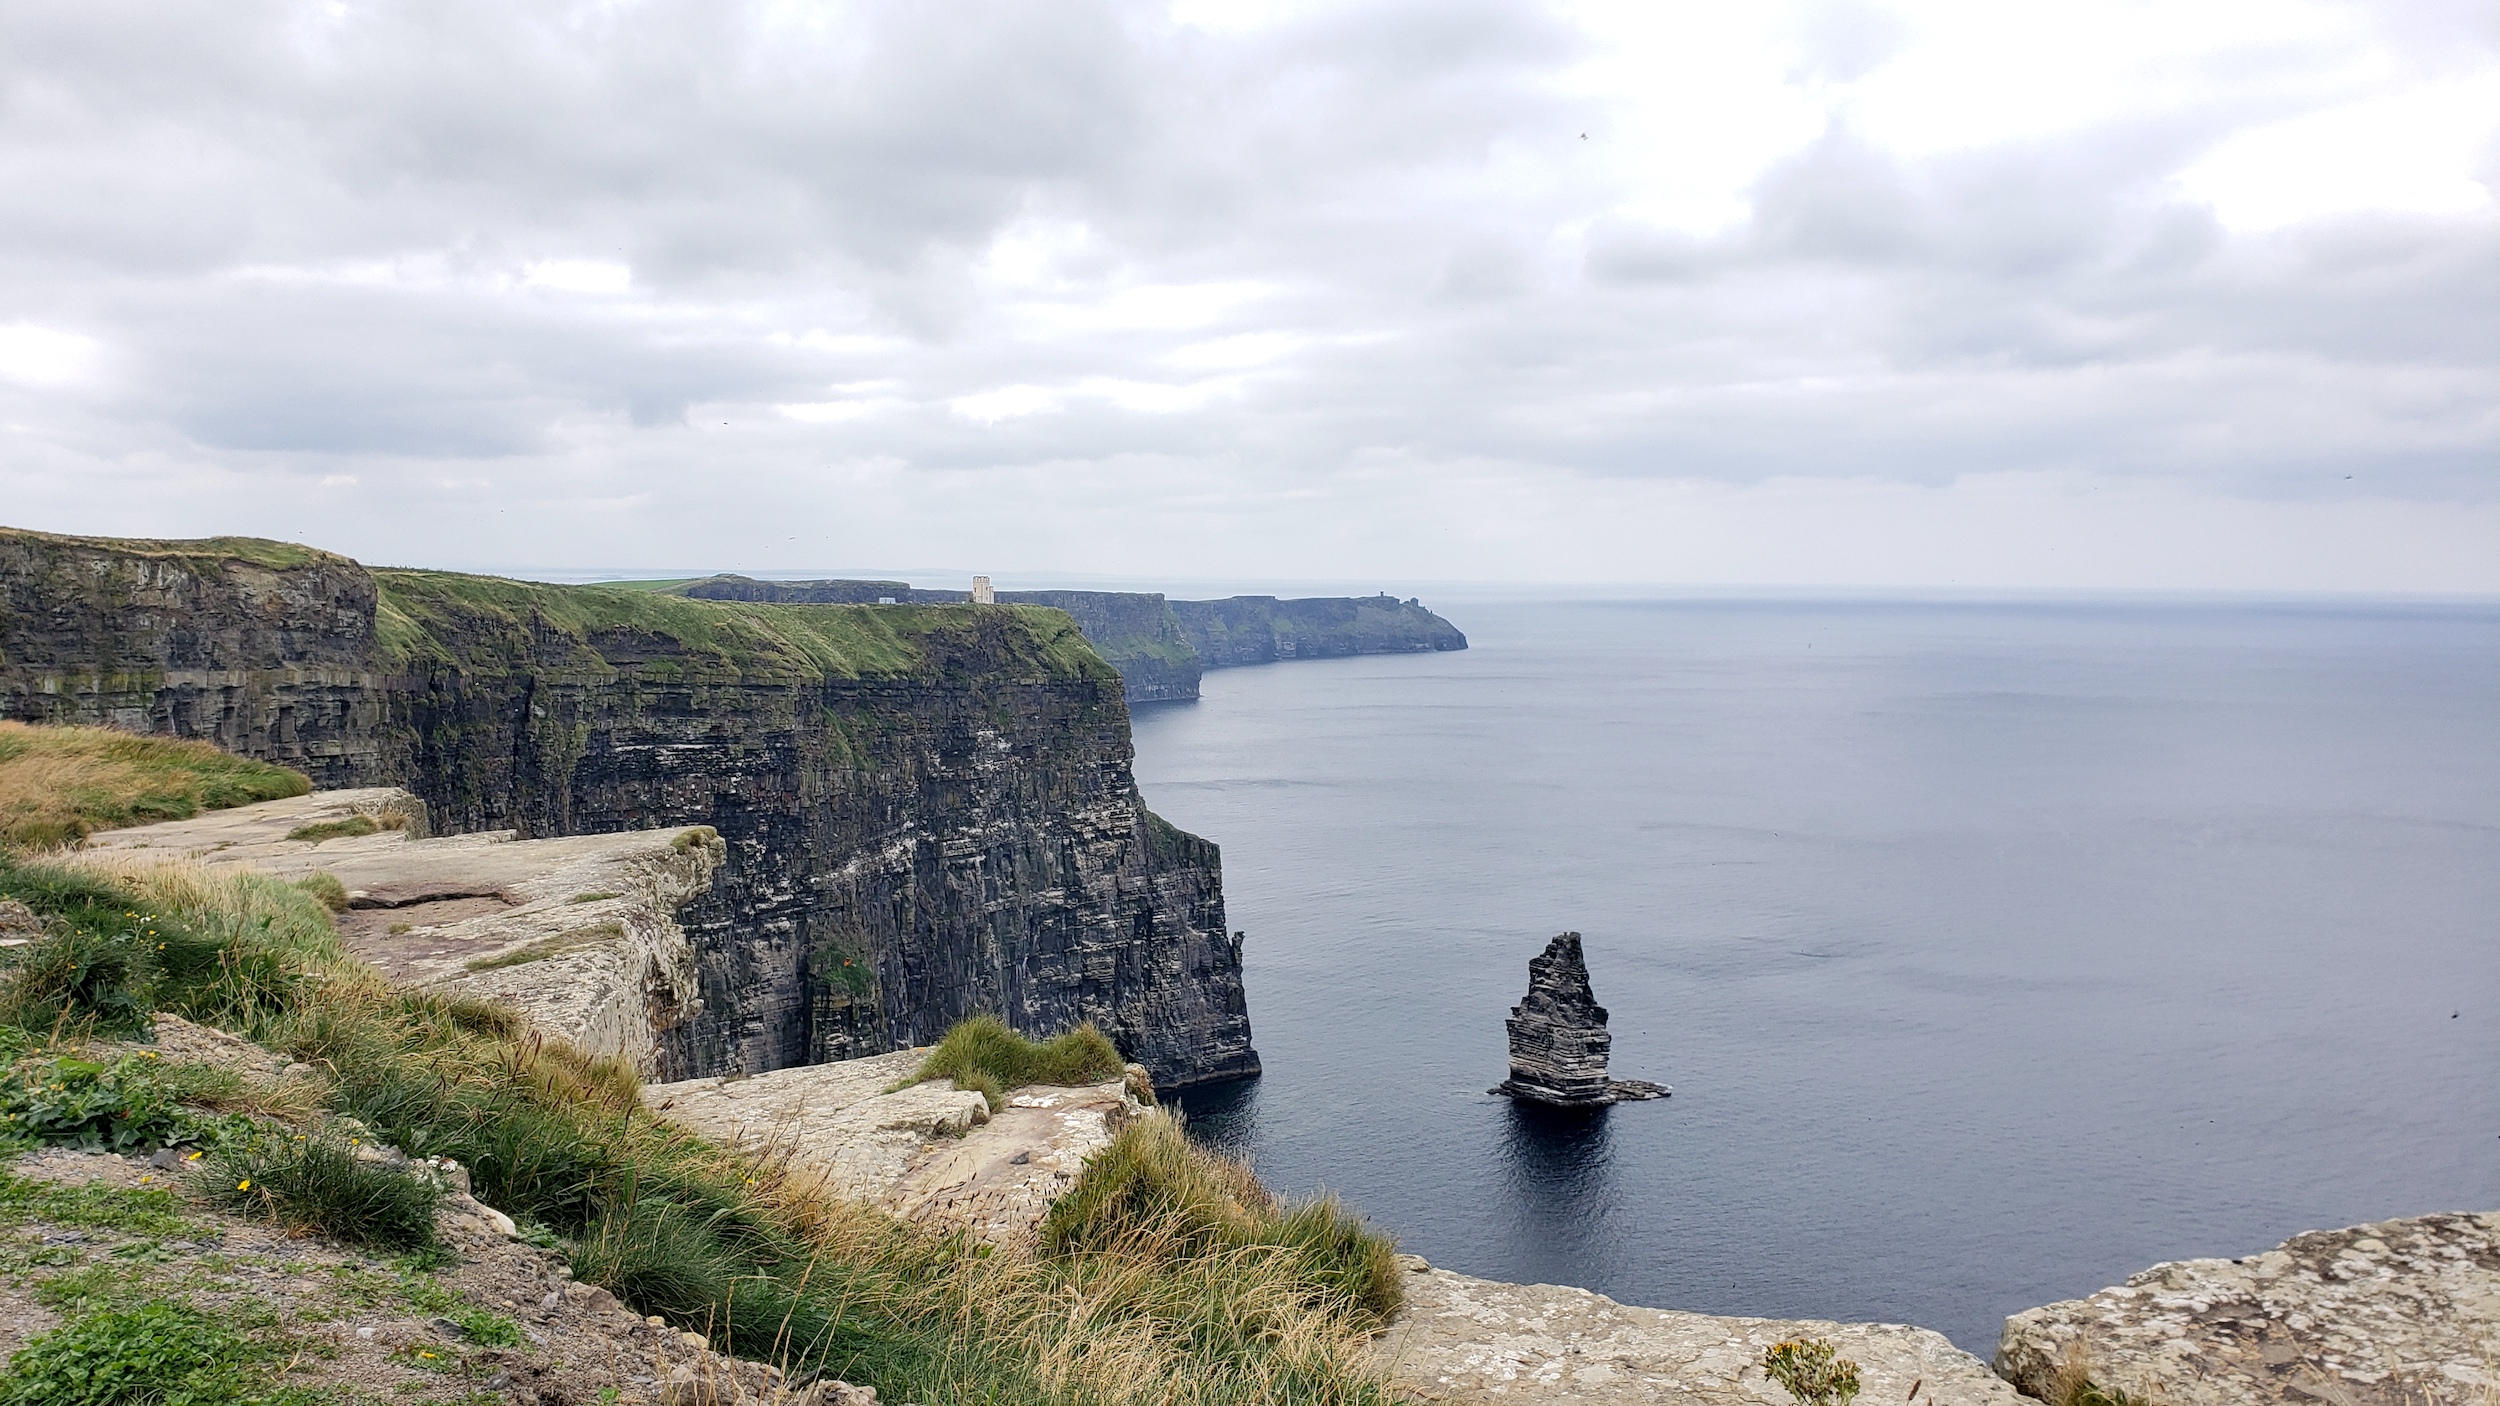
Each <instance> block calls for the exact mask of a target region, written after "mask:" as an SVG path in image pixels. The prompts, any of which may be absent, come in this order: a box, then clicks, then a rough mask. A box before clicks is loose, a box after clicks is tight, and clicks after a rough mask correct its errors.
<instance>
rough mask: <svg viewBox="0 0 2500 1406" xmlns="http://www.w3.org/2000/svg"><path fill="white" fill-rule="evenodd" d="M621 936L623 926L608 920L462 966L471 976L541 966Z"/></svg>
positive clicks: (476, 958)
mask: <svg viewBox="0 0 2500 1406" xmlns="http://www.w3.org/2000/svg"><path fill="white" fill-rule="evenodd" d="M624 935H625V924H623V923H622V922H619V921H618V920H616V919H614V918H610V919H608V920H607V921H606V922H604V923H593V924H591V925H590V926H589V927H586V928H573V929H570V930H568V931H565V932H560V933H557V934H555V935H554V936H552V937H542V938H539V939H538V940H537V941H535V942H524V943H522V944H521V945H520V946H518V947H515V948H513V949H512V950H511V951H509V952H498V953H496V954H495V955H493V956H491V957H473V958H471V959H470V960H468V961H466V962H463V963H461V965H462V966H463V967H465V968H466V969H468V970H470V971H473V972H485V971H494V970H496V969H498V968H501V967H518V966H526V965H527V964H529V963H531V962H543V961H545V960H547V959H548V958H549V957H561V956H563V955H564V954H565V953H567V952H578V951H580V950H581V949H582V948H585V947H595V946H597V945H599V944H600V943H603V942H612V941H615V940H616V939H618V938H621V937H623V936H624Z"/></svg>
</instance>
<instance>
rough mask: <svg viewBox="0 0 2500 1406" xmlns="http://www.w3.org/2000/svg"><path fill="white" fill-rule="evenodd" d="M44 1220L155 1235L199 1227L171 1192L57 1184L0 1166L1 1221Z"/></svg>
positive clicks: (191, 1232)
mask: <svg viewBox="0 0 2500 1406" xmlns="http://www.w3.org/2000/svg"><path fill="white" fill-rule="evenodd" d="M28 1221H48V1222H51V1223H53V1224H55V1225H74V1226H82V1227H86V1228H90V1229H97V1230H116V1231H120V1232H122V1233H123V1234H126V1235H138V1236H152V1237H156V1238H159V1239H165V1238H170V1237H174V1236H181V1235H195V1234H198V1233H199V1231H200V1226H199V1225H198V1224H197V1223H196V1222H194V1221H191V1220H189V1219H187V1218H185V1217H184V1216H183V1214H182V1203H181V1201H179V1200H178V1199H176V1197H175V1196H174V1194H173V1193H172V1192H171V1191H165V1190H161V1189H159V1188H156V1187H146V1186H138V1187H124V1186H106V1185H104V1184H102V1183H100V1182H89V1183H86V1184H84V1185H80V1186H60V1185H56V1184H54V1183H52V1182H48V1181H42V1180H38V1179H37V1178H34V1177H24V1176H19V1175H18V1174H16V1173H15V1172H11V1171H9V1170H7V1169H6V1168H0V1225H23V1224H25V1223H26V1222H28Z"/></svg>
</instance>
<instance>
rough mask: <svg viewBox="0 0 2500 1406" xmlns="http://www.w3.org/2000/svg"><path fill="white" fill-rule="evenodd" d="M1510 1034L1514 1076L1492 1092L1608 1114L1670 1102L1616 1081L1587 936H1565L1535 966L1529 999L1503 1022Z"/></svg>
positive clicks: (1658, 1090)
mask: <svg viewBox="0 0 2500 1406" xmlns="http://www.w3.org/2000/svg"><path fill="white" fill-rule="evenodd" d="M1503 1024H1504V1025H1505V1026H1506V1027H1507V1028H1508V1029H1509V1031H1510V1077H1509V1078H1507V1079H1505V1080H1503V1081H1502V1082H1501V1083H1499V1084H1496V1085H1494V1086H1493V1088H1492V1089H1490V1090H1488V1092H1491V1093H1497V1094H1507V1095H1509V1096H1510V1097H1512V1098H1515V1099H1520V1100H1523V1101H1525V1102H1528V1103H1542V1104H1549V1105H1552V1106H1554V1107H1558V1108H1603V1107H1605V1106H1606V1105H1608V1104H1612V1103H1621V1102H1623V1101H1625V1100H1627V1099H1649V1098H1664V1097H1666V1095H1667V1090H1666V1089H1665V1088H1664V1087H1662V1086H1660V1085H1657V1084H1653V1083H1650V1082H1649V1081H1647V1080H1645V1079H1611V1078H1608V1077H1607V1074H1606V1059H1607V1056H1608V1054H1609V1053H1610V1052H1611V1051H1612V1049H1613V1047H1614V1039H1615V1037H1614V1036H1613V1035H1611V1034H1608V1033H1607V1030H1606V1008H1605V1007H1604V1006H1601V1005H1599V1004H1597V993H1596V992H1595V991H1594V990H1592V989H1590V986H1589V964H1588V959H1587V958H1586V957H1584V956H1582V955H1581V952H1580V935H1579V934H1578V933H1576V932H1567V933H1563V934H1561V935H1559V936H1557V937H1556V938H1554V940H1553V941H1551V942H1548V943H1546V944H1545V950H1544V951H1543V952H1540V953H1538V954H1537V955H1536V956H1534V957H1531V958H1529V959H1528V994H1527V997H1526V999H1524V1000H1522V1001H1521V1002H1520V1003H1519V1004H1518V1005H1515V1006H1513V1007H1511V1008H1510V1019H1509V1020H1507V1021H1505V1022H1503Z"/></svg>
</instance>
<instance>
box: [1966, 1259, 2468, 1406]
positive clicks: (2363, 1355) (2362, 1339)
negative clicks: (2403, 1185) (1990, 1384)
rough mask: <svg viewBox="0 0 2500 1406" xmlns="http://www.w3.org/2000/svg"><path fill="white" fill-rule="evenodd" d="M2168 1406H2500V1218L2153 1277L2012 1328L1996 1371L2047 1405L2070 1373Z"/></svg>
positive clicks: (2030, 1315)
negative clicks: (2063, 1370)
mask: <svg viewBox="0 0 2500 1406" xmlns="http://www.w3.org/2000/svg"><path fill="white" fill-rule="evenodd" d="M2070 1357H2071V1358H2072V1359H2073V1361H2074V1363H2075V1365H2076V1367H2078V1368H2080V1369H2081V1370H2083V1371H2084V1372H2085V1373H2087V1374H2088V1375H2089V1376H2090V1378H2091V1380H2092V1381H2093V1383H2094V1384H2095V1385H2098V1386H2101V1387H2104V1388H2108V1387H2115V1388H2118V1389H2120V1390H2122V1391H2125V1392H2126V1393H2128V1394H2129V1395H2130V1396H2136V1397H2141V1398H2144V1399H2147V1400H2151V1401H2155V1402H2159V1403H2162V1406H2224V1403H2231V1406H2239V1404H2240V1403H2264V1402H2284V1403H2295V1402H2297V1403H2302V1406H2316V1404H2317V1403H2321V1402H2323V1403H2327V1406H2382V1404H2383V1406H2451V1403H2453V1406H2467V1404H2468V1403H2472V1406H2487V1403H2489V1402H2492V1401H2494V1400H2500V1213H2482V1214H2465V1213H2459V1214H2451V1215H2434V1216H2416V1217H2413V1218H2411V1219H2409V1220H2391V1221H2380V1222H2378V1223H2376V1224H2372V1225H2356V1226H2352V1227H2349V1228H2347V1229H2344V1230H2317V1231H2310V1232H2309V1233H2307V1234H2303V1235H2295V1236H2293V1237H2292V1238H2291V1239H2289V1240H2286V1241H2284V1242H2283V1243H2282V1244H2280V1245H2278V1246H2276V1247H2275V1248H2273V1249H2271V1250H2268V1251H2266V1252H2265V1253H2264V1254H2261V1255H2250V1256H2247V1257H2246V1258H2243V1259H2235V1260H2180V1261H2177V1262H2175V1263H2170V1264H2157V1265H2155V1266H2153V1267H2152V1268H2151V1269H2148V1270H2145V1271H2144V1272H2143V1273H2141V1274H2138V1275H2135V1276H2134V1277H2132V1278H2130V1279H2129V1280H2127V1282H2126V1283H2125V1284H2122V1285H2119V1286H2117V1287H2115V1288H2109V1289H2103V1290H2101V1291H2100V1292H2099V1293H2097V1294H2094V1295H2092V1296H2091V1297H2090V1298H2085V1299H2071V1300H2068V1301H2067V1302H2064V1303H2053V1304H2050V1305H2048V1306H2047V1307H2045V1308H2035V1309H2031V1310H2029V1311H2027V1312H2023V1313H2018V1314H2016V1315H2014V1316H2013V1317H2012V1318H2009V1319H2007V1320H2005V1336H2004V1339H2003V1341H2002V1342H2001V1343H2000V1344H1999V1346H1998V1348H1997V1359H1996V1360H1997V1370H1998V1371H2000V1372H2003V1373H2005V1374H2006V1375H2007V1376H2009V1377H2011V1378H2013V1379H2014V1380H2015V1381H2018V1382H2020V1383H2022V1384H2023V1385H2024V1386H2025V1387H2026V1388H2027V1389H2029V1390H2031V1391H2033V1392H2035V1393H2039V1394H2041V1395H2046V1394H2047V1392H2048V1389H2049V1385H2050V1383H2051V1382H2052V1381H2053V1380H2054V1379H2055V1377H2056V1375H2057V1373H2058V1370H2059V1368H2060V1367H2061V1366H2063V1365H2064V1364H2065V1363H2066V1362H2067V1361H2068V1359H2069V1358H2070Z"/></svg>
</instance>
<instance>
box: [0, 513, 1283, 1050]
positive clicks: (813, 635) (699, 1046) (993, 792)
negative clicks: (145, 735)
mask: <svg viewBox="0 0 2500 1406" xmlns="http://www.w3.org/2000/svg"><path fill="white" fill-rule="evenodd" d="M0 716H6V717H16V718H25V719H30V720H43V721H59V722H67V721H81V722H105V723H111V724H113V725H116V726H120V727H124V728H127V729H130V730H133V731H144V732H163V733H172V734H177V735H182V736H191V737H203V738H207V739H209V740H211V741H214V742H216V743H218V744H219V745H221V746H223V747H225V748H227V749H228V750H231V751H235V752H239V753H242V754H244V755H247V756H255V757H261V758H264V759H267V760H271V761H277V762H283V763H285V764H287V765H290V766H295V767H298V768H301V769H303V770H304V771H306V772H308V773H310V774H311V775H312V776H313V777H314V778H315V780H316V781H317V782H318V783H319V784H321V785H323V786H349V785H371V784H383V783H396V784H400V785H405V786H407V787H408V788H410V789H411V790H413V791H415V792H417V793H418V794H419V795H421V796H423V797H424V798H425V800H426V801H427V803H428V805H429V806H430V807H431V808H432V809H433V814H434V818H435V822H436V825H437V826H438V828H440V829H442V830H446V831H454V832H456V831H460V830H479V829H496V828H510V829H515V830H518V831H520V832H521V833H523V834H524V835H530V836H541V835H558V834H578V833H590V832H597V831H606V830H618V829H633V828H640V827H644V826H650V825H662V824H687V823H695V822H700V823H705V824H709V825H712V826H714V827H715V828H717V829H718V830H719V831H720V833H721V837H722V838H723V839H724V840H725V841H726V842H727V844H728V851H729V861H728V863H727V864H726V865H724V866H723V868H722V870H721V872H720V874H719V875H718V876H717V878H716V879H715V880H714V883H713V887H712V890H711V892H710V893H709V894H708V895H707V896H706V897H705V898H703V899H701V900H699V901H698V902H697V903H696V904H695V905H694V906H693V907H691V908H690V909H689V910H688V911H687V913H686V915H685V924H686V927H687V930H688V933H689V935H690V936H691V937H692V938H693V939H694V941H695V944H696V946H697V948H698V950H699V952H700V954H701V957H700V964H701V986H702V997H703V1002H704V1009H703V1011H702V1013H701V1015H700V1016H699V1017H697V1018H696V1019H694V1020H692V1021H689V1022H687V1023H686V1024H685V1025H684V1026H683V1027H682V1028H681V1029H680V1031H679V1032H678V1033H677V1035H676V1036H674V1037H673V1038H674V1039H675V1040H676V1044H675V1045H674V1046H673V1047H672V1048H671V1049H669V1050H668V1051H666V1052H665V1059H664V1063H663V1067H664V1071H665V1072H666V1074H667V1075H668V1076H670V1077H685V1076H692V1075H698V1074H710V1073H718V1072H726V1071H733V1070H744V1071H747V1072H760V1071H762V1070H766V1069H773V1068H779V1067H782V1066H784V1065H789V1064H797V1063H808V1062H815V1061H820V1060H826V1059H839V1058H847V1057H850V1056H854V1055H860V1054H871V1053H876V1052H879V1051H882V1050H886V1049H890V1048H893V1047H895V1046H896V1045H898V1044H901V1043H905V1042H913V1041H922V1040H926V1039H929V1038H931V1037H933V1036H935V1035H936V1034H938V1033H939V1032H940V1031H942V1030H943V1029H944V1028H945V1027H946V1026H947V1025H948V1024H950V1023H952V1022H953V1021H955V1020H957V1019H959V1018H961V1017H963V1016H965V1015H968V1014H971V1013H974V1012H976V1011H983V1010H989V1011H996V1012H998V1013H1000V1014H1001V1015H1003V1016H1005V1017H1006V1018H1007V1019H1008V1020H1009V1021H1010V1022H1011V1023H1013V1024H1015V1025H1017V1026H1018V1027H1020V1028H1023V1029H1027V1030H1035V1031H1048V1030H1053V1029H1057V1028H1060V1027H1063V1026H1065V1025H1068V1024H1071V1023H1073V1022H1075V1021H1077V1020H1080V1019H1090V1020H1093V1021H1094V1022H1095V1023H1097V1024H1098V1025H1100V1026H1102V1028H1103V1029H1104V1030H1105V1032H1106V1033H1108V1034H1110V1035H1111V1036H1112V1038H1113V1039H1114V1040H1115V1041H1117V1042H1118V1043H1119V1045H1120V1047H1121V1049H1122V1050H1123V1052H1124V1053H1126V1054H1127V1055H1128V1056H1129V1057H1130V1058H1132V1059H1135V1060H1137V1061H1139V1062H1141V1063H1143V1064H1145V1065H1146V1066H1147V1067H1148V1068H1149V1069H1151V1070H1153V1071H1154V1074H1155V1076H1156V1078H1157V1079H1158V1080H1159V1081H1161V1082H1164V1083H1166V1084H1185V1083H1192V1082H1198V1081H1203V1080H1207V1079H1214V1078H1223V1077H1228V1076H1231V1075H1235V1074H1244V1073H1250V1072H1254V1071H1255V1070H1256V1069H1257V1067H1258V1060H1257V1055H1256V1054H1255V1053H1254V1052H1253V1051H1252V1049H1251V1047H1250V1028H1249V1018H1248V1014H1247V1008H1246V1006H1245V1003H1244V1001H1243V998H1242V990H1241V966H1240V952H1239V949H1238V947H1237V945H1236V943H1235V941H1234V939H1233V938H1232V937H1231V936H1230V935H1229V934H1228V932H1227V930H1226V928H1225V924H1224V900H1223V889H1222V877H1221V866H1220V862H1219V858H1218V855H1217V852H1216V848H1215V846H1213V845H1211V844H1209V843H1207V842H1206V841H1204V840H1201V839H1199V838H1197V837H1196V836H1193V835H1188V834H1185V833H1183V832H1181V831H1179V830H1176V829H1174V828H1172V827H1171V826H1169V825H1166V824H1165V823H1163V822H1162V821H1161V820H1159V819H1158V818H1156V817H1155V816H1153V815H1152V814H1151V813H1149V812H1148V811H1147V810H1146V808H1145V806H1144V804H1143V802H1142V801H1141V799H1140V798H1139V796H1138V793H1137V787H1136V782H1135V779H1134V777H1133V775H1132V773H1131V770H1130V760H1131V758H1130V747H1129V736H1128V714H1127V709H1126V706H1125V704H1124V702H1123V699H1122V693H1121V688H1120V685H1119V682H1118V679H1117V676H1116V675H1115V674H1114V672H1113V671H1112V670H1111V669H1110V668H1109V667H1107V666H1106V665H1105V664H1104V663H1103V662H1102V661H1101V659H1100V658H1099V657H1098V656H1097V655H1096V654H1095V653H1094V651H1092V650H1091V649H1090V648H1088V647H1087V646H1086V644H1085V642H1084V640H1083V638H1082V637H1081V635H1080V634H1079V633H1078V631H1077V630H1076V629H1075V628H1074V627H1073V626H1072V624H1071V623H1070V621H1069V620H1068V618H1067V617H1066V616H1065V615H1063V614H1061V613H1059V612H1057V611H1053V610H1047V609H1040V608H1035V607H1028V606H1002V607H973V606H953V605H948V606H907V607H858V606H840V605H813V606H758V605H753V604H747V603H738V602H714V601H707V600H694V599H686V598H681V597H676V596H666V595H654V594H650V593H646V592H638V591H631V590H622V589H613V588H600V587H556V586H541V585H531V584H526V583H522V582H515V581H504V580H497V579H492V578H484V577H472V576H458V575H452V574H448V573H439V572H422V571H368V570H367V569H365V568H363V567H361V566H358V565H357V564H356V563H354V562H352V561H349V560H348V559H346V558H344V557H339V556H334V555H331V554H328V553H324V552H317V551H312V550H310V549H307V548H302V547H294V546H288V545H285V544H279V543H270V542H260V541H253V540H248V539H213V540H209V541H202V542H132V541H111V540H98V539H81V538H68V537H55V536H50V535H46V534H39V533H29V532H16V531H8V530H0Z"/></svg>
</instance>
